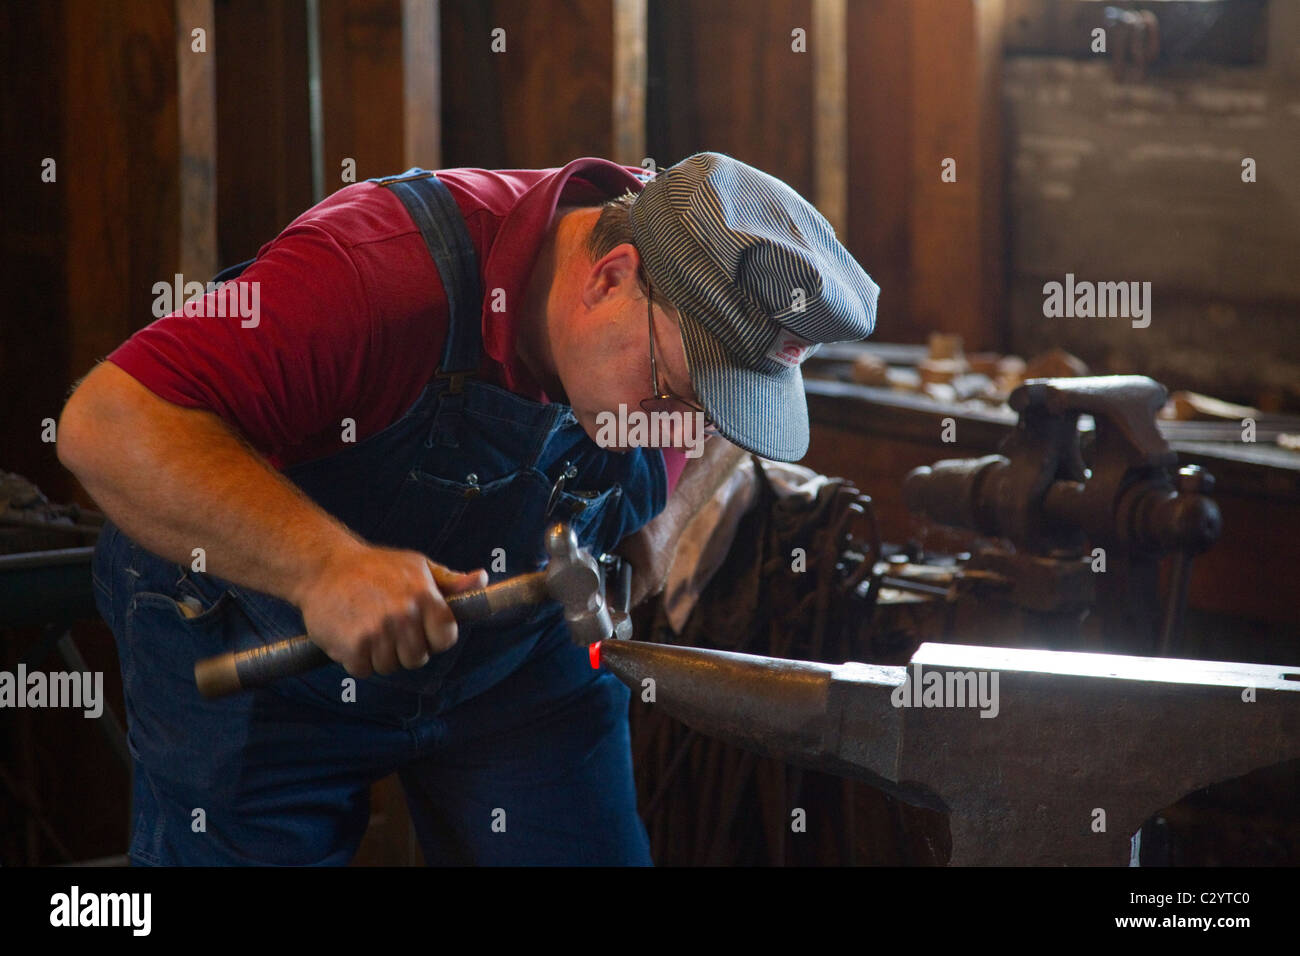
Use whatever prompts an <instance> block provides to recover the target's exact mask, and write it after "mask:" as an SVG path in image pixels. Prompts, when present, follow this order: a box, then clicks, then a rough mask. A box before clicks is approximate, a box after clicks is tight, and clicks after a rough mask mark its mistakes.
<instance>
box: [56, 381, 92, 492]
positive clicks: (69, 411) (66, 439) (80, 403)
mask: <svg viewBox="0 0 1300 956" xmlns="http://www.w3.org/2000/svg"><path fill="white" fill-rule="evenodd" d="M87 391H88V390H87V387H86V383H85V382H82V384H81V385H79V386H78V387H77V388H76V390H75V391H73V393H72V395H71V396H70V397H69V398H68V400H67V402H66V403H64V406H63V412H62V413H61V414H60V415H59V422H58V425H57V426H56V427H55V432H54V434H55V446H54V447H55V453H56V454H57V455H58V456H59V462H60V464H62V465H63V467H64V468H66V469H68V471H70V472H72V473H73V474H74V475H76V476H77V477H78V478H81V477H82V474H83V472H84V471H86V470H87V469H88V467H89V463H90V460H91V458H92V455H93V452H94V448H95V444H96V432H97V429H96V428H95V424H94V418H95V409H94V404H95V403H94V396H92V395H90V394H87Z"/></svg>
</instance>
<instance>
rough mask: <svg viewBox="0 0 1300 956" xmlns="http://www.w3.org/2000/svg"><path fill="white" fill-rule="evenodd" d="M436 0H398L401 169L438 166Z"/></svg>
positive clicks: (439, 120)
mask: <svg viewBox="0 0 1300 956" xmlns="http://www.w3.org/2000/svg"><path fill="white" fill-rule="evenodd" d="M438 31H439V26H438V0H402V92H403V124H404V140H403V141H404V147H405V153H404V159H403V162H402V165H403V167H404V168H408V169H409V168H410V167H411V166H423V167H424V168H425V169H438V168H440V167H441V166H442V88H441V77H440V73H441V70H442V55H441V53H440V50H439V46H440V42H441V41H440V38H439V32H438Z"/></svg>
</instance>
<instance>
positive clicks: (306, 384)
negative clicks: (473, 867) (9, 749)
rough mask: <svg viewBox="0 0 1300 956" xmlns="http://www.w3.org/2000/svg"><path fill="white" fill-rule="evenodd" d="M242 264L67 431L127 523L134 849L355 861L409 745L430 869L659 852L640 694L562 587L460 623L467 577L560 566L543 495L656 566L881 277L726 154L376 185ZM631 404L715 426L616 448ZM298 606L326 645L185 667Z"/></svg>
mask: <svg viewBox="0 0 1300 956" xmlns="http://www.w3.org/2000/svg"><path fill="white" fill-rule="evenodd" d="M233 281H234V282H235V283H239V284H243V283H259V286H258V287H257V291H258V293H259V294H258V295H257V296H244V297H243V298H241V300H240V301H247V302H257V303H258V309H257V311H258V313H259V314H258V315H256V316H252V317H248V316H242V317H241V316H239V315H237V314H236V313H235V312H229V313H228V310H224V309H220V308H217V307H215V305H216V304H215V303H214V302H213V301H212V300H213V298H214V297H216V296H220V295H221V294H222V289H216V290H215V291H210V292H209V293H208V294H207V296H205V297H203V298H199V299H195V300H192V301H191V303H189V304H187V305H186V306H185V307H184V308H181V309H178V310H177V311H176V312H174V313H172V314H170V315H167V316H165V317H163V318H161V319H159V320H157V321H155V322H154V323H153V324H152V325H149V326H148V327H146V328H144V329H142V330H141V331H139V332H137V333H136V334H135V335H134V336H132V337H131V338H130V339H129V340H128V341H127V342H126V343H124V344H123V345H122V346H121V347H119V348H118V349H117V350H116V351H114V352H113V353H112V354H111V355H109V356H108V358H107V360H106V361H104V362H102V363H100V364H99V365H98V366H97V367H96V368H95V369H94V370H93V371H91V372H90V374H89V375H87V376H86V378H85V379H84V381H83V382H82V383H81V384H80V385H79V387H78V388H77V389H76V391H75V392H74V393H73V395H72V397H71V398H70V399H69V401H68V403H67V406H66V408H65V409H64V412H63V416H62V419H61V421H60V423H59V428H58V436H59V445H58V452H59V458H60V460H61V461H62V462H63V463H64V464H65V465H66V466H67V467H68V468H70V469H71V470H72V471H73V472H74V473H75V474H76V476H77V477H78V478H79V479H80V480H81V482H82V483H83V484H84V485H85V487H86V489H87V490H88V491H89V492H90V494H91V495H92V496H93V497H94V498H95V500H96V502H98V504H99V505H100V506H101V507H102V508H103V510H104V512H105V513H106V514H107V515H108V516H109V518H110V519H111V520H110V522H109V523H108V524H106V526H105V528H104V531H103V534H102V535H101V537H100V540H99V544H98V547H97V548H96V553H95V563H94V585H95V592H96V599H97V601H98V603H99V608H100V611H101V613H102V614H103V616H104V618H105V619H106V620H107V621H108V623H109V625H110V627H111V628H112V630H113V633H114V635H115V636H116V639H117V645H118V651H119V655H120V658H121V667H122V680H123V685H124V689H125V694H126V707H127V715H128V720H129V729H130V735H129V736H130V744H131V752H132V755H133V757H134V761H135V775H134V781H135V782H134V814H135V819H134V827H133V834H132V842H131V847H130V856H131V859H132V861H133V862H134V863H136V864H342V863H346V862H347V861H348V860H350V859H351V857H352V856H353V854H354V853H355V851H356V849H357V846H358V843H359V842H360V840H361V837H362V835H363V833H364V831H365V828H366V824H367V820H368V815H369V808H368V801H369V787H370V785H371V784H372V783H374V782H375V781H376V780H379V779H381V778H383V777H385V776H387V775H388V774H391V773H393V772H397V773H398V774H399V776H400V779H401V782H402V784H403V787H404V790H405V793H406V797H407V800H408V803H409V805H410V811H411V815H412V819H413V820H414V825H415V828H416V831H417V834H418V836H419V840H420V844H421V847H422V848H423V852H424V857H425V860H426V861H427V862H428V863H430V864H479V863H482V864H648V863H650V862H651V861H650V856H649V850H648V842H647V838H646V833H645V829H644V827H643V826H642V824H641V822H640V820H639V819H638V817H637V813H636V798H635V791H634V787H633V777H632V766H631V756H630V750H629V740H628V724H627V704H628V690H627V689H626V688H625V687H624V686H623V685H622V684H621V683H619V682H618V680H616V679H615V678H614V676H613V675H611V674H609V673H606V672H603V671H599V670H593V669H592V667H591V666H590V665H589V663H588V656H587V654H586V652H585V651H584V649H583V648H582V647H579V646H577V645H576V644H575V643H573V642H572V641H571V640H570V639H569V636H568V634H567V633H566V625H565V621H564V617H563V614H562V612H561V609H560V607H559V606H558V605H556V604H554V603H548V604H545V605H540V606H536V607H533V608H531V609H529V610H524V611H516V612H507V613H505V614H504V615H501V616H498V617H495V618H492V619H491V620H489V621H484V622H479V623H475V624H461V626H460V627H459V628H458V627H457V623H456V621H455V619H454V618H453V616H452V613H451V611H450V609H449V608H448V606H447V603H446V600H445V596H447V595H451V594H454V593H456V592H461V591H464V590H467V589H470V588H473V587H477V586H481V585H482V584H484V583H485V582H486V580H487V572H486V569H489V568H490V569H491V570H492V571H493V572H494V574H496V573H500V574H501V575H513V574H518V573H522V572H527V571H533V570H536V569H537V568H539V567H540V566H542V564H543V563H544V559H545V553H544V551H543V541H542V539H543V532H544V529H545V528H546V526H547V522H548V521H567V522H568V523H569V524H570V526H571V527H572V528H573V529H574V530H575V531H576V533H577V535H578V538H579V540H580V541H581V543H582V545H584V546H585V547H586V548H588V549H589V550H590V551H591V552H592V553H593V554H600V553H602V552H606V551H614V550H615V549H616V548H620V550H621V551H622V552H623V553H624V554H625V555H627V556H628V557H629V558H630V560H631V561H632V563H633V565H634V567H635V569H636V581H637V592H638V595H637V596H638V599H639V598H640V597H643V596H644V595H645V594H647V593H650V592H653V591H655V590H657V589H658V588H659V587H661V586H662V582H663V579H664V576H665V574H666V571H667V568H666V566H665V565H666V562H667V558H668V556H670V555H671V553H672V546H671V545H672V542H673V541H674V540H675V539H676V536H677V533H678V531H679V530H680V528H681V527H682V526H683V525H684V523H685V521H686V520H687V519H688V518H689V517H690V515H691V514H692V513H693V511H694V510H695V509H696V508H697V507H698V506H699V505H700V504H701V503H702V502H703V501H704V500H705V499H707V498H708V496H709V495H711V494H712V492H713V491H714V490H715V488H716V487H717V486H718V483H719V482H720V480H721V477H722V476H723V475H724V474H725V472H726V470H727V469H728V468H729V467H730V466H731V465H733V464H734V463H735V461H736V458H737V456H739V455H740V454H742V452H741V451H740V449H745V450H748V451H752V452H755V453H757V454H759V455H762V456H765V457H768V458H773V459H778V460H783V461H791V460H796V459H798V458H800V457H802V456H803V454H804V452H805V451H806V449H807V445H808V415H807V407H806V404H805V399H804V392H803V382H802V379H801V376H800V363H801V362H802V361H803V360H804V359H805V358H806V357H807V355H808V354H809V352H810V351H812V350H813V349H814V348H815V347H816V346H817V345H818V344H819V343H822V342H837V341H845V340H856V339H860V338H863V337H864V336H866V335H867V334H868V333H870V332H871V330H872V327H873V324H874V320H875V304H876V295H877V292H878V290H877V287H876V285H875V284H874V283H873V282H872V280H871V279H870V278H869V277H868V276H867V275H866V274H865V273H864V272H863V271H862V269H861V267H860V266H859V265H858V264H857V262H855V261H854V259H853V258H852V256H850V255H849V253H848V252H847V250H845V249H844V247H843V246H842V245H841V244H840V243H839V242H838V241H837V240H836V238H835V234H834V231H833V230H832V228H831V227H830V225H829V224H828V223H827V222H826V220H825V219H824V218H823V217H822V216H821V215H820V214H819V213H818V212H817V211H816V210H815V209H814V208H813V207H812V206H811V205H810V204H809V203H807V202H806V201H805V200H803V199H802V198H801V197H800V196H799V195H798V194H796V193H795V192H794V191H793V190H792V189H791V188H790V187H789V186H787V185H786V184H784V183H782V182H781V181H779V180H777V179H775V178H773V177H771V176H768V175H767V174H765V173H762V172H760V171H759V170H757V169H754V168H753V167H750V166H748V165H746V164H744V163H741V162H739V161H737V160H735V159H733V158H731V157H729V156H725V155H721V154H718V153H699V154H697V155H694V156H691V157H689V158H688V159H685V160H683V161H682V162H680V163H678V164H677V165H675V166H673V167H671V168H669V169H666V170H663V171H662V172H660V173H659V174H658V175H657V176H655V177H650V176H649V175H648V174H646V173H645V172H644V171H642V170H639V169H637V168H635V167H624V166H620V165H617V164H615V163H612V162H608V161H606V160H603V159H594V158H584V159H577V160H574V161H573V162H571V163H569V164H568V165H567V166H565V167H563V168H562V169H542V170H507V171H490V170H483V169H448V170H439V171H437V173H436V174H432V173H430V172H428V171H425V170H418V169H417V170H411V171H409V172H408V173H405V174H402V175H401V176H396V177H391V178H389V179H382V180H370V181H367V182H363V183H357V184H355V185H351V186H347V187H345V188H343V189H340V190H339V191H338V192H336V193H335V194H334V195H332V196H330V197H329V198H328V199H326V200H325V201H324V202H321V203H320V204H318V205H316V206H314V207H313V208H311V209H309V210H308V211H307V212H305V213H303V214H302V215H301V216H299V217H298V218H297V219H296V220H295V221H294V222H293V223H291V224H290V225H289V227H288V228H286V229H285V230H284V231H283V232H282V233H281V234H280V235H279V236H278V237H277V238H276V239H274V240H273V241H272V242H270V243H268V244H267V245H265V246H264V247H263V248H262V249H261V250H260V252H259V254H258V256H257V259H256V260H255V261H254V262H253V263H252V264H250V265H248V266H247V268H246V269H245V270H244V271H243V272H242V273H240V274H239V275H238V277H237V278H236V279H234V280H233ZM223 288H224V287H223ZM236 288H237V289H238V288H240V287H239V286H237V287H236ZM629 410H630V411H629ZM638 410H640V411H642V412H644V413H647V414H653V413H663V412H677V413H680V414H681V415H683V416H687V417H685V418H680V419H676V420H677V421H682V422H698V423H699V424H700V425H701V426H702V427H701V429H699V430H697V432H696V434H697V440H695V441H692V439H691V435H692V432H691V430H690V429H689V428H680V429H678V430H677V431H676V432H675V434H676V435H677V437H678V439H679V440H678V444H679V445H686V446H687V447H676V448H671V447H670V448H658V447H649V446H651V445H653V444H655V443H654V442H651V441H645V440H641V441H637V440H636V435H637V433H636V429H634V428H633V429H623V430H622V431H621V432H620V434H621V435H622V439H623V442H624V443H623V444H622V445H621V446H618V447H610V446H611V445H614V444H615V443H614V442H612V441H611V439H610V437H609V436H610V434H611V433H612V431H613V430H611V429H609V428H604V429H603V430H602V425H603V424H604V423H607V422H608V421H609V420H610V419H609V416H611V415H613V416H617V415H619V414H620V413H622V415H623V419H622V420H624V421H627V420H628V419H629V418H630V417H631V416H632V415H633V413H635V412H636V411H638ZM696 416H698V417H696ZM706 428H707V430H709V431H716V432H718V433H720V434H721V435H722V436H723V437H724V438H725V439H727V441H722V440H719V439H714V440H712V441H710V442H708V443H707V445H703V446H701V443H702V442H703V435H702V434H699V432H702V431H704V430H705V429H706ZM649 434H651V435H654V434H658V433H656V432H653V431H651V432H649ZM630 444H637V445H639V446H640V447H628V445H630ZM737 446H738V447H737ZM701 451H702V452H703V453H702V454H701V453H700V452H701ZM451 569H458V570H451ZM474 569H482V570H474ZM302 633H306V634H308V635H309V636H310V638H311V640H312V641H313V642H314V643H315V644H317V645H319V647H320V648H322V649H323V650H324V651H325V652H326V653H327V654H328V656H329V657H330V658H331V659H332V660H333V661H334V662H335V663H333V664H331V665H329V666H327V667H323V668H319V669H317V670H315V671H312V672H310V673H307V674H305V675H302V676H298V677H291V678H287V679H284V680H280V681H277V682H274V683H272V684H271V685H269V686H267V687H263V688H260V689H256V690H253V691H249V692H246V693H242V694H237V695H234V696H230V697H224V698H220V699H212V700H210V699H206V698H204V697H202V696H200V694H199V693H198V691H197V689H196V687H195V680H194V665H195V662H196V661H197V660H199V659H200V658H205V657H210V656H213V655H216V654H220V653H223V652H226V651H230V650H232V649H236V648H240V647H246V646H257V645H258V644H264V643H271V642H274V641H279V640H282V639H284V638H287V637H292V636H294V635H298V634H302Z"/></svg>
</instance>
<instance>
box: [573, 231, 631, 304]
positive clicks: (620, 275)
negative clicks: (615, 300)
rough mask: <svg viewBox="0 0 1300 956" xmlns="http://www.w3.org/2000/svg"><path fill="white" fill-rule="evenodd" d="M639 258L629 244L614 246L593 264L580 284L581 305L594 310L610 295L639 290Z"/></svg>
mask: <svg viewBox="0 0 1300 956" xmlns="http://www.w3.org/2000/svg"><path fill="white" fill-rule="evenodd" d="M640 263H641V258H640V256H639V255H638V254H637V251H636V247H635V246H634V245H632V244H631V243H630V242H625V243H622V244H621V245H617V246H615V247H614V248H613V249H611V250H609V252H607V253H605V254H604V255H603V256H601V257H600V258H599V259H598V260H596V262H594V263H593V264H592V266H591V268H590V269H589V270H588V271H587V277H586V279H584V280H583V284H582V304H583V305H585V306H586V307H587V308H589V309H590V308H594V307H595V306H597V305H599V304H600V303H601V302H602V301H604V300H605V299H606V298H607V297H609V296H612V295H620V294H623V293H625V292H630V291H631V290H634V289H635V290H638V291H639V290H640V284H639V283H638V282H637V267H638V266H639V265H640Z"/></svg>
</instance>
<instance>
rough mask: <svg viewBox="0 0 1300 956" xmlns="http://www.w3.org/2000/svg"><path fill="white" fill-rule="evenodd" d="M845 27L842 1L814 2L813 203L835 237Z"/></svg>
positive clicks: (842, 195)
mask: <svg viewBox="0 0 1300 956" xmlns="http://www.w3.org/2000/svg"><path fill="white" fill-rule="evenodd" d="M847 25H848V10H847V8H846V6H845V0H813V7H812V31H811V34H810V36H809V44H810V48H811V50H812V56H813V141H814V145H813V183H814V189H813V203H814V204H815V205H816V206H817V208H818V210H820V211H821V214H822V215H823V216H825V217H826V219H827V221H828V222H830V224H831V226H833V227H834V229H835V231H836V233H838V234H840V235H843V234H844V233H845V232H846V228H845V227H846V226H847V224H848V215H849V209H848V206H849V200H848V188H849V187H848V102H847V98H846V97H847V93H848V88H847V83H848V66H847V60H848V51H847V50H846V49H845V47H846V44H847V42H848V37H847V30H846V27H847Z"/></svg>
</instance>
